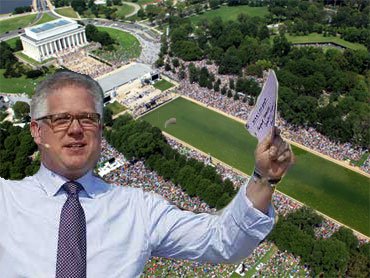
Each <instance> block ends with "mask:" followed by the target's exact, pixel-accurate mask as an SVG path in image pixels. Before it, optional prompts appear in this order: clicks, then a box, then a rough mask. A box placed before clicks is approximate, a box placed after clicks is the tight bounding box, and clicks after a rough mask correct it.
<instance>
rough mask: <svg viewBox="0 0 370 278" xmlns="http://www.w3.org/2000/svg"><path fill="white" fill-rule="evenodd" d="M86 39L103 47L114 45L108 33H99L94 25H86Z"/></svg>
mask: <svg viewBox="0 0 370 278" xmlns="http://www.w3.org/2000/svg"><path fill="white" fill-rule="evenodd" d="M85 30H86V38H87V40H88V41H94V42H99V43H100V44H101V45H103V46H111V45H113V44H114V43H115V41H114V39H113V38H112V37H111V36H110V35H109V34H108V32H104V31H99V30H98V28H96V27H95V26H94V25H91V24H88V25H86V29H85Z"/></svg>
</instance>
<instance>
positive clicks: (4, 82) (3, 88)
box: [0, 69, 45, 95]
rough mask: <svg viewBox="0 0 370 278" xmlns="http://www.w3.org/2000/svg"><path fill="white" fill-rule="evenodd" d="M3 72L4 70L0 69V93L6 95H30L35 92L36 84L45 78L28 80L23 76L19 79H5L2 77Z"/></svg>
mask: <svg viewBox="0 0 370 278" xmlns="http://www.w3.org/2000/svg"><path fill="white" fill-rule="evenodd" d="M4 72H5V69H0V92H6V93H14V94H18V93H26V94H28V95H31V94H32V93H33V92H34V90H35V86H36V84H37V83H38V82H39V81H40V80H42V79H44V78H45V77H40V78H37V79H29V78H26V76H24V75H23V76H21V77H19V78H5V77H4V76H3V73H4Z"/></svg>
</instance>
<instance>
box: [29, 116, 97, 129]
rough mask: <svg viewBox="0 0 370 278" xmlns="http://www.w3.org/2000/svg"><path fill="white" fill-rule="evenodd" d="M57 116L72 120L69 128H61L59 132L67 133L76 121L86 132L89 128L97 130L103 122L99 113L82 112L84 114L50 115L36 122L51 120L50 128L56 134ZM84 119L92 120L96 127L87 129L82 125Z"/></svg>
mask: <svg viewBox="0 0 370 278" xmlns="http://www.w3.org/2000/svg"><path fill="white" fill-rule="evenodd" d="M57 116H59V117H60V118H63V116H66V117H69V120H70V122H69V124H68V126H66V127H65V128H60V129H58V130H57V131H66V130H68V129H69V128H70V127H71V125H72V123H73V121H74V120H77V122H78V124H79V125H80V127H81V128H82V129H84V130H85V129H89V128H90V129H91V128H96V127H98V126H99V125H100V124H101V122H102V121H101V115H100V114H99V113H95V112H82V113H77V114H71V113H68V112H66V113H56V114H50V115H46V116H43V117H40V118H37V119H35V121H41V120H49V121H50V127H51V128H52V130H53V131H54V132H55V125H54V123H53V121H55V120H56V119H55V118H56V117H57ZM83 118H88V119H92V120H93V122H94V126H91V127H86V126H84V125H83V124H81V122H80V120H81V119H83ZM95 120H96V123H95Z"/></svg>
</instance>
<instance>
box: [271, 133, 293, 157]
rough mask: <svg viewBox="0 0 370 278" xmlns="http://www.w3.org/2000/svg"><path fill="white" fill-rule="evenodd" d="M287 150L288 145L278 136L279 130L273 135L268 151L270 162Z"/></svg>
mask: <svg viewBox="0 0 370 278" xmlns="http://www.w3.org/2000/svg"><path fill="white" fill-rule="evenodd" d="M287 149H289V144H287V143H286V142H285V141H284V140H283V138H281V136H280V130H279V132H278V133H277V134H276V135H275V137H274V139H273V141H272V144H271V146H270V149H269V155H270V158H271V159H272V160H276V159H277V158H278V157H279V156H280V155H281V154H282V153H283V152H285V151H286V150H287Z"/></svg>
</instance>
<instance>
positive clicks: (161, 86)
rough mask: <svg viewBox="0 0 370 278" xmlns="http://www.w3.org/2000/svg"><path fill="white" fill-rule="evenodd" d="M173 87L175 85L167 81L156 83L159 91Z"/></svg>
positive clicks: (155, 86) (155, 85)
mask: <svg viewBox="0 0 370 278" xmlns="http://www.w3.org/2000/svg"><path fill="white" fill-rule="evenodd" d="M173 86H174V85H173V84H172V83H171V82H168V81H167V80H164V79H162V80H160V81H158V82H156V83H154V88H156V89H159V90H161V91H165V90H167V89H169V88H171V87H173Z"/></svg>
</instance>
